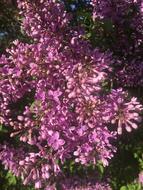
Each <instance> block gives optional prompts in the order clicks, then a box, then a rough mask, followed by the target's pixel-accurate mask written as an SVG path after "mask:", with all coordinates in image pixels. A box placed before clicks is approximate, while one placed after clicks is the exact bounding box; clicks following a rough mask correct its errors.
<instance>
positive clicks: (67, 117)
mask: <svg viewBox="0 0 143 190" xmlns="http://www.w3.org/2000/svg"><path fill="white" fill-rule="evenodd" d="M18 3H19V7H20V8H21V10H22V14H23V15H24V21H23V26H24V29H25V30H26V32H27V34H28V35H29V36H30V37H32V38H33V39H34V42H33V43H32V44H24V43H22V42H19V41H14V43H13V46H12V47H11V48H10V49H8V50H7V55H6V56H5V55H3V56H2V57H1V58H0V123H1V124H2V125H4V126H5V127H6V128H8V130H9V131H10V137H16V139H18V140H19V147H16V148H15V147H14V146H12V145H10V144H8V143H4V145H1V146H0V151H1V152H0V160H1V161H2V163H3V164H4V165H5V167H6V169H10V170H11V171H12V172H13V173H14V174H15V175H17V176H20V177H21V178H22V179H23V183H24V184H29V183H32V184H34V185H35V188H37V189H39V188H45V189H50V190H52V188H54V187H52V184H53V183H54V182H55V180H54V179H56V182H58V181H59V179H60V178H61V177H63V171H62V166H63V164H64V163H65V162H66V161H67V160H72V161H74V162H76V163H78V164H79V165H80V164H82V165H84V166H87V165H89V164H96V163H97V162H98V161H101V162H102V163H103V165H104V166H107V165H108V164H109V160H110V159H111V158H112V157H113V155H114V152H116V147H115V146H114V145H113V143H114V141H115V140H116V139H117V137H118V134H121V133H122V132H123V131H124V128H125V129H126V130H127V131H128V132H130V131H131V129H132V128H137V124H138V123H139V122H140V116H139V114H140V112H141V111H142V106H141V105H140V103H139V102H138V101H137V100H136V98H129V97H128V94H127V93H126V92H124V91H123V90H122V89H117V90H112V91H111V92H108V93H107V92H106V91H105V90H104V88H103V84H104V81H105V80H107V79H108V72H110V71H111V64H112V63H113V61H112V54H111V53H109V52H104V53H103V52H101V51H100V50H99V49H97V48H96V49H94V48H92V46H91V45H90V43H89V42H88V41H86V40H84V39H83V37H82V35H83V33H84V31H83V30H82V29H80V30H79V28H73V27H71V26H70V24H69V23H70V19H71V15H69V14H67V13H66V11H65V10H64V5H63V4H62V3H56V2H55V1H53V0H46V1H43V0H38V1H34V0H33V1H27V0H22V1H18ZM94 187H96V190H97V189H100V190H101V188H100V184H98V185H97V184H96V185H95V186H94ZM101 187H102V184H101ZM79 189H80V188H79ZM82 189H83V188H82ZM86 189H92V187H91V188H86ZM102 189H108V188H106V186H105V188H102Z"/></svg>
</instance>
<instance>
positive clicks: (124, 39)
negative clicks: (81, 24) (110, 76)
mask: <svg viewBox="0 0 143 190" xmlns="http://www.w3.org/2000/svg"><path fill="white" fill-rule="evenodd" d="M91 2H92V6H93V19H94V20H100V21H101V22H106V21H110V22H111V24H112V27H113V28H112V29H113V30H112V36H111V38H112V41H113V43H112V44H111V47H110V48H111V51H112V52H113V53H114V55H116V59H117V60H115V63H114V65H113V66H114V68H115V73H114V75H115V78H116V80H117V82H118V84H120V85H123V84H124V86H128V87H140V86H143V81H142V75H143V69H142V68H143V56H142V55H143V54H142V48H143V8H142V7H143V1H142V0H116V1H115V2H114V1H112V0H92V1H91ZM107 35H108V34H107ZM119 60H120V64H119V65H118V64H117V62H118V61H119Z"/></svg>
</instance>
